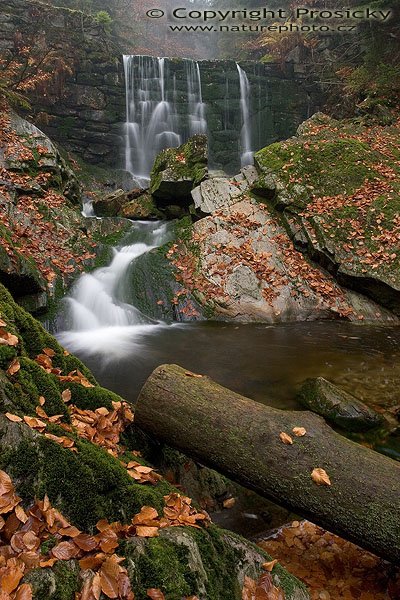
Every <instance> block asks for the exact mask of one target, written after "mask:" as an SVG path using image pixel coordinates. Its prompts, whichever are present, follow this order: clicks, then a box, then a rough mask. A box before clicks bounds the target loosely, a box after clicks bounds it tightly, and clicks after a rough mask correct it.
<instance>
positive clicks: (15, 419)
mask: <svg viewBox="0 0 400 600" xmlns="http://www.w3.org/2000/svg"><path fill="white" fill-rule="evenodd" d="M4 416H5V417H7V419H8V420H9V421H12V422H13V423H21V421H22V419H21V417H19V416H18V415H13V414H11V413H8V412H7V413H5V415H4Z"/></svg>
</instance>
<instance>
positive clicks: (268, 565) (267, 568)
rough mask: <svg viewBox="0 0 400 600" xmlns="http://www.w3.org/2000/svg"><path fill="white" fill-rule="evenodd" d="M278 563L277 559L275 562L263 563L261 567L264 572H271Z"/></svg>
mask: <svg viewBox="0 0 400 600" xmlns="http://www.w3.org/2000/svg"><path fill="white" fill-rule="evenodd" d="M277 562H278V559H277V558H275V559H274V560H270V561H269V562H265V563H263V564H262V565H261V566H262V568H263V569H264V571H269V572H271V571H272V569H273V568H274V566H275V565H276V563H277Z"/></svg>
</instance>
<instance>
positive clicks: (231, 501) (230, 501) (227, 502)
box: [223, 498, 236, 508]
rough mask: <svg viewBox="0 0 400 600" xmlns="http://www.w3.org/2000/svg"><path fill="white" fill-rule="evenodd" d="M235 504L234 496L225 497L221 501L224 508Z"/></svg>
mask: <svg viewBox="0 0 400 600" xmlns="http://www.w3.org/2000/svg"><path fill="white" fill-rule="evenodd" d="M235 504H236V498H227V499H226V500H224V501H223V507H224V508H233V507H234V506H235Z"/></svg>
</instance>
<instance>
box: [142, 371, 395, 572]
mask: <svg viewBox="0 0 400 600" xmlns="http://www.w3.org/2000/svg"><path fill="white" fill-rule="evenodd" d="M135 423H136V425H137V426H138V427H140V428H142V429H143V430H145V431H147V432H148V433H151V434H152V435H153V436H155V437H157V438H159V439H161V440H163V441H164V442H166V443H167V444H169V445H171V446H174V447H176V448H178V449H179V450H181V451H182V452H183V453H185V454H188V455H189V456H191V457H193V458H195V459H198V460H199V461H201V462H203V463H205V464H208V465H209V466H211V467H213V468H215V469H216V470H218V471H220V472H222V473H224V474H226V475H227V476H229V477H231V478H232V479H233V480H235V481H237V482H238V483H240V484H242V485H244V486H246V487H248V488H250V489H252V490H254V491H256V492H258V493H259V494H261V495H263V496H265V497H266V498H269V499H270V500H273V501H274V502H276V503H277V504H280V505H282V506H285V507H287V508H289V509H290V510H292V511H294V512H295V513H297V514H299V515H301V516H302V517H305V518H307V519H310V520H311V521H313V522H314V523H316V524H318V525H321V526H322V527H324V528H326V529H328V530H329V531H331V532H333V533H336V534H338V535H341V536H343V537H344V538H346V539H348V540H351V541H353V542H355V543H356V544H359V545H360V546H363V547H364V548H366V549H368V550H371V551H372V552H374V553H375V554H378V555H380V556H382V557H383V558H386V559H389V560H392V561H395V562H400V464H398V463H397V462H395V461H394V460H392V459H390V458H387V457H385V456H382V455H381V454H378V453H376V452H374V451H372V450H368V449H367V448H364V447H363V446H360V445H358V444H355V443H354V442H351V441H349V440H347V439H346V438H344V437H342V436H341V435H339V434H338V433H336V432H334V431H333V430H332V429H331V428H330V427H329V426H328V425H327V424H326V423H325V421H324V420H323V419H322V418H321V417H318V416H317V415H314V414H313V413H311V412H303V411H302V412H300V411H299V412H296V411H282V410H277V409H274V408H270V407H269V406H265V405H263V404H259V403H257V402H253V401H252V400H249V399H248V398H244V397H243V396H240V395H239V394H236V393H235V392H232V391H230V390H228V389H226V388H224V387H222V386H220V385H218V384H216V383H214V382H213V381H212V380H211V379H209V378H208V377H205V376H204V377H199V376H197V377H196V376H193V374H191V373H190V372H188V371H185V370H184V369H182V368H181V367H178V366H176V365H162V366H160V367H158V368H157V369H156V370H155V371H154V372H153V373H152V375H151V376H150V377H149V379H148V380H147V382H146V383H145V385H144V387H143V389H142V391H141V393H140V396H139V400H138V404H137V407H136V411H135ZM294 427H304V428H305V429H306V432H307V433H306V435H304V436H303V437H296V436H295V435H294V434H293V432H292V430H293V428H294ZM281 432H285V433H287V434H288V435H290V436H291V437H292V438H293V444H292V445H287V444H284V443H283V442H282V441H281V439H280V433H281ZM318 467H319V468H322V469H324V470H325V471H326V472H327V474H328V475H329V477H330V480H331V485H330V486H328V485H317V484H316V483H315V482H314V481H313V479H312V478H311V473H312V471H313V470H314V469H315V468H318Z"/></svg>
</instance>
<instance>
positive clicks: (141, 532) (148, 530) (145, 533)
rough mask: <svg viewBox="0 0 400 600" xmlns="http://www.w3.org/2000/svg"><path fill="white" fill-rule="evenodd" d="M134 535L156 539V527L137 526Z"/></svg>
mask: <svg viewBox="0 0 400 600" xmlns="http://www.w3.org/2000/svg"><path fill="white" fill-rule="evenodd" d="M136 535H137V536H138V537H149V538H151V537H157V536H158V527H147V526H145V525H137V527H136Z"/></svg>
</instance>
